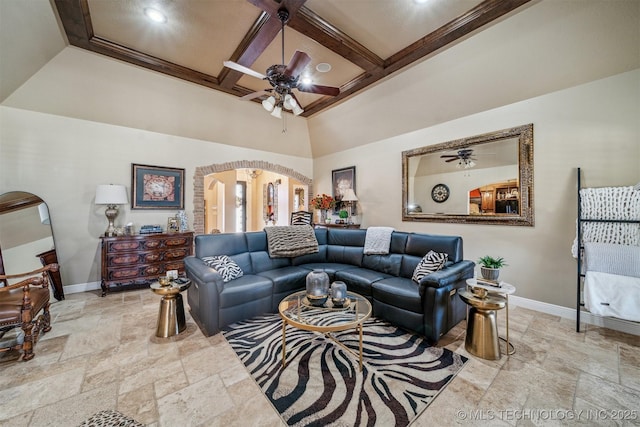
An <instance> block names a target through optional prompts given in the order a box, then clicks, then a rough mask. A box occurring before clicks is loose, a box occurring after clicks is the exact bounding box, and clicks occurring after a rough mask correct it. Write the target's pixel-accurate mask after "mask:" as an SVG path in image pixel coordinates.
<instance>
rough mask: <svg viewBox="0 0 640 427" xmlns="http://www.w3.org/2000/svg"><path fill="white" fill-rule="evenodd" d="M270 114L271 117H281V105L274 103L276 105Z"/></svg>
mask: <svg viewBox="0 0 640 427" xmlns="http://www.w3.org/2000/svg"><path fill="white" fill-rule="evenodd" d="M271 115H272V116H273V117H277V118H279V119H281V118H282V107H281V106H279V105H276V107H275V108H274V109H273V112H272V113H271Z"/></svg>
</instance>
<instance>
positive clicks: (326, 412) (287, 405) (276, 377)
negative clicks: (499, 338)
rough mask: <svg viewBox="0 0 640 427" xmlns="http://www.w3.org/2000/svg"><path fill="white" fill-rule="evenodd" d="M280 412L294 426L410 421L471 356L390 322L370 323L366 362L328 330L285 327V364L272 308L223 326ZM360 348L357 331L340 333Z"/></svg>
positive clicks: (279, 329)
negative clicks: (328, 334)
mask: <svg viewBox="0 0 640 427" xmlns="http://www.w3.org/2000/svg"><path fill="white" fill-rule="evenodd" d="M223 334H224V337H225V338H226V339H227V341H228V342H229V344H231V347H232V348H233V349H234V350H235V352H236V353H237V354H238V356H239V357H240V359H241V360H242V362H243V363H244V365H245V366H246V367H247V369H248V370H249V372H250V374H251V376H252V377H253V379H254V380H255V381H256V383H257V384H258V386H260V388H261V389H262V391H263V393H264V394H265V395H266V396H267V397H268V398H269V400H270V401H271V403H272V404H273V406H274V408H275V409H276V410H277V411H278V412H279V413H280V415H281V417H282V419H283V420H284V421H285V422H286V423H287V424H289V425H292V426H325V425H329V424H331V425H349V426H365V425H369V426H370V425H374V424H375V425H380V426H392V425H395V426H407V425H409V424H410V423H411V422H412V421H413V420H414V419H415V418H416V417H417V416H418V415H420V413H421V412H422V411H424V409H425V408H426V407H427V406H428V405H429V403H431V401H432V400H433V399H434V398H435V397H436V396H437V395H438V393H440V391H442V390H443V389H444V387H445V386H446V385H447V384H448V383H449V381H451V380H452V379H453V377H454V376H455V375H456V374H457V373H458V372H459V371H460V369H462V367H463V366H464V364H465V362H466V361H467V358H465V357H464V356H461V355H459V354H456V353H453V352H451V351H449V350H447V349H445V348H436V347H431V346H430V345H429V344H428V343H427V342H426V340H424V339H423V338H421V337H419V336H416V335H412V334H409V333H407V332H406V331H404V330H402V329H399V328H396V327H395V326H392V325H391V324H389V323H388V322H385V321H382V320H379V319H375V318H370V319H369V320H367V321H366V322H365V324H364V333H363V334H364V343H363V353H364V366H363V370H362V372H360V370H359V365H358V357H357V356H356V355H354V354H351V353H349V352H347V351H345V350H344V349H343V348H341V347H340V346H339V345H337V344H335V343H334V342H333V341H332V340H331V339H330V338H327V337H325V336H324V335H322V334H315V333H312V332H308V331H303V330H300V329H296V328H294V327H292V326H287V335H286V337H287V338H286V347H287V366H286V367H284V368H283V367H282V321H281V320H280V317H279V316H278V315H277V314H266V315H263V316H258V317H255V318H253V319H250V320H247V321H243V322H238V323H235V324H233V325H230V326H228V327H227V328H226V329H225V330H224V331H223ZM334 337H336V338H337V339H338V340H339V341H340V342H341V343H342V344H344V345H345V346H346V347H347V348H349V349H351V350H353V351H355V352H356V353H357V352H358V348H359V347H358V342H359V341H358V334H357V333H356V331H355V330H351V331H344V332H336V333H334Z"/></svg>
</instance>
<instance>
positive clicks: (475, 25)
mask: <svg viewBox="0 0 640 427" xmlns="http://www.w3.org/2000/svg"><path fill="white" fill-rule="evenodd" d="M530 1H533V0H486V1H484V2H482V3H480V4H479V5H477V6H476V7H475V8H473V9H471V10H469V11H468V12H467V13H465V14H463V15H460V16H458V17H457V18H455V19H453V20H452V21H450V22H449V23H447V24H445V25H444V26H442V27H440V28H438V29H437V30H435V31H433V32H431V33H429V34H428V35H426V36H425V37H423V38H422V39H420V40H418V41H416V42H415V43H412V44H411V45H409V46H407V47H406V48H404V49H402V50H401V51H399V52H397V53H395V54H393V55H391V56H390V57H389V58H387V59H386V60H385V66H384V68H383V69H378V70H375V71H373V72H372V73H363V74H361V75H360V76H358V77H356V78H355V79H353V80H351V81H350V82H349V83H347V84H345V85H343V86H342V87H340V94H339V95H338V96H335V97H332V98H323V99H321V100H318V101H316V102H314V103H312V104H309V105H307V106H306V107H305V110H304V113H302V116H303V117H309V116H311V115H313V114H316V113H318V112H320V111H322V110H324V109H326V108H328V107H330V106H331V105H333V104H335V103H337V102H340V101H342V100H343V99H345V98H348V97H349V96H351V95H353V94H355V93H356V92H358V91H360V90H362V89H364V88H366V87H367V86H369V85H371V84H373V83H375V82H377V81H378V80H380V79H382V78H384V77H386V76H388V75H390V74H392V73H395V72H396V71H398V70H400V69H402V68H404V67H406V66H407V65H410V64H412V63H414V62H415V61H417V60H419V59H421V58H424V57H425V56H428V55H430V54H433V53H435V52H436V51H437V50H438V49H441V48H443V47H446V46H447V45H450V44H451V43H453V42H455V41H457V40H459V39H461V38H463V37H465V36H467V35H468V34H470V33H471V32H473V31H475V30H477V29H479V28H480V27H482V26H484V25H486V24H488V23H490V22H492V21H494V20H496V19H498V18H500V17H502V16H504V15H506V14H508V13H510V12H512V11H514V10H515V9H517V8H519V7H520V6H522V5H524V4H526V3H529V2H530Z"/></svg>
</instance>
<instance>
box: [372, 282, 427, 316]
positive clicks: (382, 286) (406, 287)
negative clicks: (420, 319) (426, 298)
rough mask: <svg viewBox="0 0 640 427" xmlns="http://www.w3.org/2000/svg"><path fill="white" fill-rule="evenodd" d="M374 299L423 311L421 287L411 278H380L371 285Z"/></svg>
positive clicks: (417, 311)
mask: <svg viewBox="0 0 640 427" xmlns="http://www.w3.org/2000/svg"><path fill="white" fill-rule="evenodd" d="M371 292H372V295H373V299H374V300H379V301H384V302H385V303H387V304H389V305H393V306H395V307H399V308H402V309H404V310H409V311H412V312H414V313H422V310H423V308H422V298H420V288H419V287H418V286H416V284H415V283H414V282H413V281H412V280H411V279H405V278H403V277H390V278H387V279H382V280H378V281H377V282H374V283H373V284H372V285H371Z"/></svg>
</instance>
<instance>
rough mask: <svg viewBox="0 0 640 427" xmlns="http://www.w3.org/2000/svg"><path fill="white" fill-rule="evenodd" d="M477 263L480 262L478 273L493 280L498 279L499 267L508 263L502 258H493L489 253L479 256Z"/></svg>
mask: <svg viewBox="0 0 640 427" xmlns="http://www.w3.org/2000/svg"><path fill="white" fill-rule="evenodd" d="M478 264H480V273H481V274H482V277H483V278H484V279H487V280H493V281H497V280H498V277H499V276H500V269H501V268H502V267H506V266H507V265H508V264H507V263H506V262H505V260H504V258H502V257H500V258H494V257H492V256H489V255H485V256H483V257H482V258H479V259H478Z"/></svg>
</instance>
